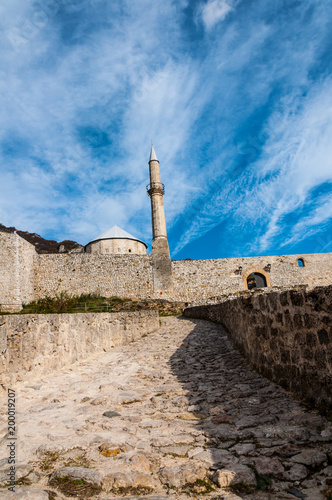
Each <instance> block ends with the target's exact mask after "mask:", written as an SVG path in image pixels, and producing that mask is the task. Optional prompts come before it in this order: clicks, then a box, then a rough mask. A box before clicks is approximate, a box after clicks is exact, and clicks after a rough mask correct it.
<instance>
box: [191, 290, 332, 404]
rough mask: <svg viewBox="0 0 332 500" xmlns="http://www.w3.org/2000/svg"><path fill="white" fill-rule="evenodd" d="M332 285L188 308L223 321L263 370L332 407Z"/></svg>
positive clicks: (251, 360)
mask: <svg viewBox="0 0 332 500" xmlns="http://www.w3.org/2000/svg"><path fill="white" fill-rule="evenodd" d="M331 311H332V286H329V287H317V288H315V289H313V290H311V291H305V290H301V291H295V290H289V291H285V292H282V293H270V294H260V295H252V296H250V297H246V298H244V297H241V298H238V299H234V300H229V301H227V302H223V303H222V304H216V305H209V306H199V307H193V308H188V309H186V310H185V311H184V315H185V316H187V317H190V318H199V319H207V320H211V321H216V322H218V323H221V324H223V325H224V326H225V327H226V329H227V330H228V331H229V333H230V334H231V337H232V338H233V340H234V341H235V342H236V344H237V345H238V347H239V349H240V351H241V352H242V353H243V354H244V356H245V357H246V358H247V359H248V361H249V363H250V364H251V366H253V367H254V368H255V369H257V370H258V371H259V372H260V373H261V374H263V375H264V376H266V377H267V378H270V379H272V380H274V381H275V382H277V383H279V384H280V385H282V386H283V387H285V388H287V389H290V390H291V391H294V392H295V393H296V394H298V395H299V396H300V397H303V398H307V399H309V400H311V401H312V402H313V403H314V404H316V405H317V406H324V405H325V406H326V407H327V408H330V409H332V392H331V386H332V329H331V325H332V318H331Z"/></svg>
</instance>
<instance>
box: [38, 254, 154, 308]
mask: <svg viewBox="0 0 332 500" xmlns="http://www.w3.org/2000/svg"><path fill="white" fill-rule="evenodd" d="M64 291H66V292H68V293H70V294H74V295H80V294H82V293H98V294H100V295H102V296H106V297H111V296H115V295H116V296H120V297H132V298H147V297H150V296H152V295H153V275H152V259H151V256H143V255H142V256H138V255H130V256H129V255H126V256H124V255H119V256H117V255H113V256H108V255H95V254H62V255H37V256H36V259H35V298H36V299H39V298H41V297H45V296H46V295H49V296H54V295H56V294H57V293H61V292H64Z"/></svg>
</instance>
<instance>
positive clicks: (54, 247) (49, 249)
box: [0, 224, 83, 253]
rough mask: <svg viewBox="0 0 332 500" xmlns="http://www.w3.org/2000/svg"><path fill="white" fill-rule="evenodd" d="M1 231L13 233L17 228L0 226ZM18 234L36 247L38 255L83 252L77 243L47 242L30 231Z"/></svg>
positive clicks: (66, 241) (68, 241) (67, 241)
mask: <svg viewBox="0 0 332 500" xmlns="http://www.w3.org/2000/svg"><path fill="white" fill-rule="evenodd" d="M0 231H2V232H5V233H13V232H14V231H16V228H15V227H6V226H4V225H3V224H0ZM17 234H19V236H21V237H22V238H24V239H25V240H26V241H28V242H29V243H31V244H32V245H34V246H35V248H36V251H37V253H80V252H82V251H83V246H82V245H80V244H79V243H77V242H76V241H71V240H64V241H60V242H58V241H55V240H46V239H45V238H42V237H41V236H39V234H36V233H29V232H28V231H19V230H17Z"/></svg>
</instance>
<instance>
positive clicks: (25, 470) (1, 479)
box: [0, 459, 32, 484]
mask: <svg viewBox="0 0 332 500" xmlns="http://www.w3.org/2000/svg"><path fill="white" fill-rule="evenodd" d="M6 462H8V459H6ZM9 471H10V465H9V464H8V463H7V464H6V466H5V467H3V468H1V469H0V484H6V483H7V482H8V472H9ZM31 471H32V467H31V465H16V467H15V479H16V481H18V480H19V479H22V478H23V477H25V476H27V475H28V474H29V472H31Z"/></svg>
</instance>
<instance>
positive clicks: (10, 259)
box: [0, 232, 37, 312]
mask: <svg viewBox="0 0 332 500" xmlns="http://www.w3.org/2000/svg"><path fill="white" fill-rule="evenodd" d="M35 255H37V253H36V251H35V247H34V246H33V245H31V244H30V243H28V242H27V241H26V240H24V239H23V238H21V237H20V236H18V234H13V233H3V232H0V266H1V272H0V305H1V310H2V311H13V312H14V311H18V310H20V309H21V304H22V303H23V302H30V301H31V300H33V297H34V290H33V283H34V256H35Z"/></svg>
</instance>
